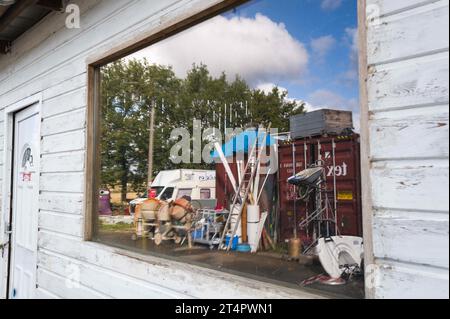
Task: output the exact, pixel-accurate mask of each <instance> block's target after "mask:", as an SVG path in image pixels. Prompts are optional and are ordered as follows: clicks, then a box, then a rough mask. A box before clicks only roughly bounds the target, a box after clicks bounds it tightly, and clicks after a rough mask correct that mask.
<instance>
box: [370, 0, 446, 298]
mask: <svg viewBox="0 0 450 319" xmlns="http://www.w3.org/2000/svg"><path fill="white" fill-rule="evenodd" d="M367 12H368V16H367V25H368V28H367V60H368V61H367V62H368V65H369V69H368V81H367V91H368V92H367V94H368V112H369V113H368V114H366V118H367V119H369V127H368V130H367V133H368V136H369V141H370V143H369V144H370V145H369V154H368V155H369V156H370V157H369V158H370V163H369V165H370V179H371V180H370V182H371V189H370V194H371V196H370V197H371V198H370V200H371V202H372V203H371V206H372V207H371V208H372V209H371V210H372V212H370V210H368V211H366V213H367V214H370V216H368V215H366V216H365V219H366V226H369V227H366V229H365V232H366V239H367V241H370V240H372V243H373V254H371V253H369V254H370V255H371V256H369V258H367V259H368V260H369V263H370V262H374V263H375V265H376V267H373V268H370V270H374V271H375V273H374V275H371V278H370V279H374V283H373V285H372V286H369V288H373V289H369V290H368V292H369V296H371V297H376V298H422V297H427V298H434V297H437V298H448V296H449V196H448V192H449V174H448V172H449V158H448V156H449V55H448V54H449V52H448V49H449V29H448V28H449V1H448V0H437V1H436V0H428V1H424V0H395V1H393V0H367ZM362 124H363V126H366V125H367V124H366V123H362ZM366 186H367V185H366ZM367 221H369V222H368V223H367ZM370 221H371V222H370ZM370 224H371V225H372V227H370ZM366 267H367V265H366Z"/></svg>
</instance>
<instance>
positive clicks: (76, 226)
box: [39, 210, 83, 237]
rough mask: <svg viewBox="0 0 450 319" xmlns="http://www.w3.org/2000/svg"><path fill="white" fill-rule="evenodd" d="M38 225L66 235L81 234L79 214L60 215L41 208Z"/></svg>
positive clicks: (81, 223) (78, 235) (79, 235)
mask: <svg viewBox="0 0 450 319" xmlns="http://www.w3.org/2000/svg"><path fill="white" fill-rule="evenodd" d="M39 227H40V228H43V229H46V230H50V231H56V232H58V233H62V234H66V235H71V236H77V237H82V236H83V218H82V216H81V215H79V216H77V215H62V214H59V213H53V212H46V211H42V210H41V211H40V212H39Z"/></svg>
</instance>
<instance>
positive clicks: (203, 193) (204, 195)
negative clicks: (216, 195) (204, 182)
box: [200, 188, 211, 199]
mask: <svg viewBox="0 0 450 319" xmlns="http://www.w3.org/2000/svg"><path fill="white" fill-rule="evenodd" d="M210 198H211V190H210V189H205V188H202V189H201V190H200V199H210Z"/></svg>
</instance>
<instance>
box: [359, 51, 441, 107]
mask: <svg viewBox="0 0 450 319" xmlns="http://www.w3.org/2000/svg"><path fill="white" fill-rule="evenodd" d="M448 74H449V59H448V52H446V53H440V54H435V55H431V56H426V57H421V58H417V59H414V60H407V61H402V62H398V63H391V64H387V65H380V66H377V67H374V68H372V69H371V74H370V75H369V78H368V84H367V87H368V99H369V108H370V110H371V111H373V112H377V111H384V110H389V109H395V108H405V107H410V106H417V105H436V104H448V101H449V81H448Z"/></svg>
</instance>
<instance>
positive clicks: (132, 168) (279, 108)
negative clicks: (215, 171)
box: [101, 60, 304, 202]
mask: <svg viewBox="0 0 450 319" xmlns="http://www.w3.org/2000/svg"><path fill="white" fill-rule="evenodd" d="M152 105H155V106H156V131H155V149H154V174H156V173H157V172H159V171H161V170H167V169H174V168H176V166H175V165H174V164H173V163H172V162H171V161H170V160H169V157H170V150H171V148H172V146H173V145H174V143H175V142H176V141H171V140H170V135H171V132H172V130H173V129H175V128H180V127H183V128H186V129H188V130H189V131H190V132H192V129H193V120H194V119H197V120H199V121H201V125H202V127H203V128H210V127H215V128H222V131H223V128H224V126H225V122H226V123H227V127H230V128H235V127H246V126H248V125H249V124H265V125H267V124H268V123H269V122H271V123H272V127H275V128H278V129H279V131H288V130H289V117H290V116H291V115H294V114H298V113H303V112H304V105H303V104H299V103H298V102H296V101H289V100H287V92H284V91H280V90H279V89H278V88H274V89H273V90H272V92H269V93H268V94H267V93H265V92H263V91H261V90H255V89H252V88H251V87H250V86H249V85H248V84H247V83H246V81H245V80H244V79H242V78H241V77H239V76H236V77H235V78H234V80H232V81H229V80H228V79H227V76H226V74H225V73H223V74H221V76H219V77H217V78H214V77H213V76H211V74H210V73H209V71H208V68H207V66H206V65H203V64H201V65H193V66H192V68H191V70H190V71H189V72H188V73H187V75H186V77H185V78H184V79H180V78H177V77H176V76H175V74H174V72H173V70H172V69H171V68H170V67H166V66H161V65H155V64H151V63H149V62H148V61H147V60H119V61H116V62H114V63H112V64H109V65H107V66H106V67H104V68H103V69H102V121H101V130H102V132H101V134H102V135H101V136H102V137H101V162H102V172H101V178H102V184H103V185H104V186H107V187H116V186H120V188H121V193H122V194H121V198H122V201H123V202H125V201H126V196H127V192H128V189H129V186H131V188H132V189H133V190H134V191H138V192H140V191H142V190H144V189H145V187H146V178H147V176H146V175H147V166H148V144H149V143H148V142H149V134H148V132H149V116H150V111H151V107H152ZM225 114H226V117H225ZM252 120H253V123H250V122H251V121H252ZM194 167H195V168H208V169H211V168H213V166H211V165H208V164H201V165H193V164H183V167H178V168H194Z"/></svg>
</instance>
